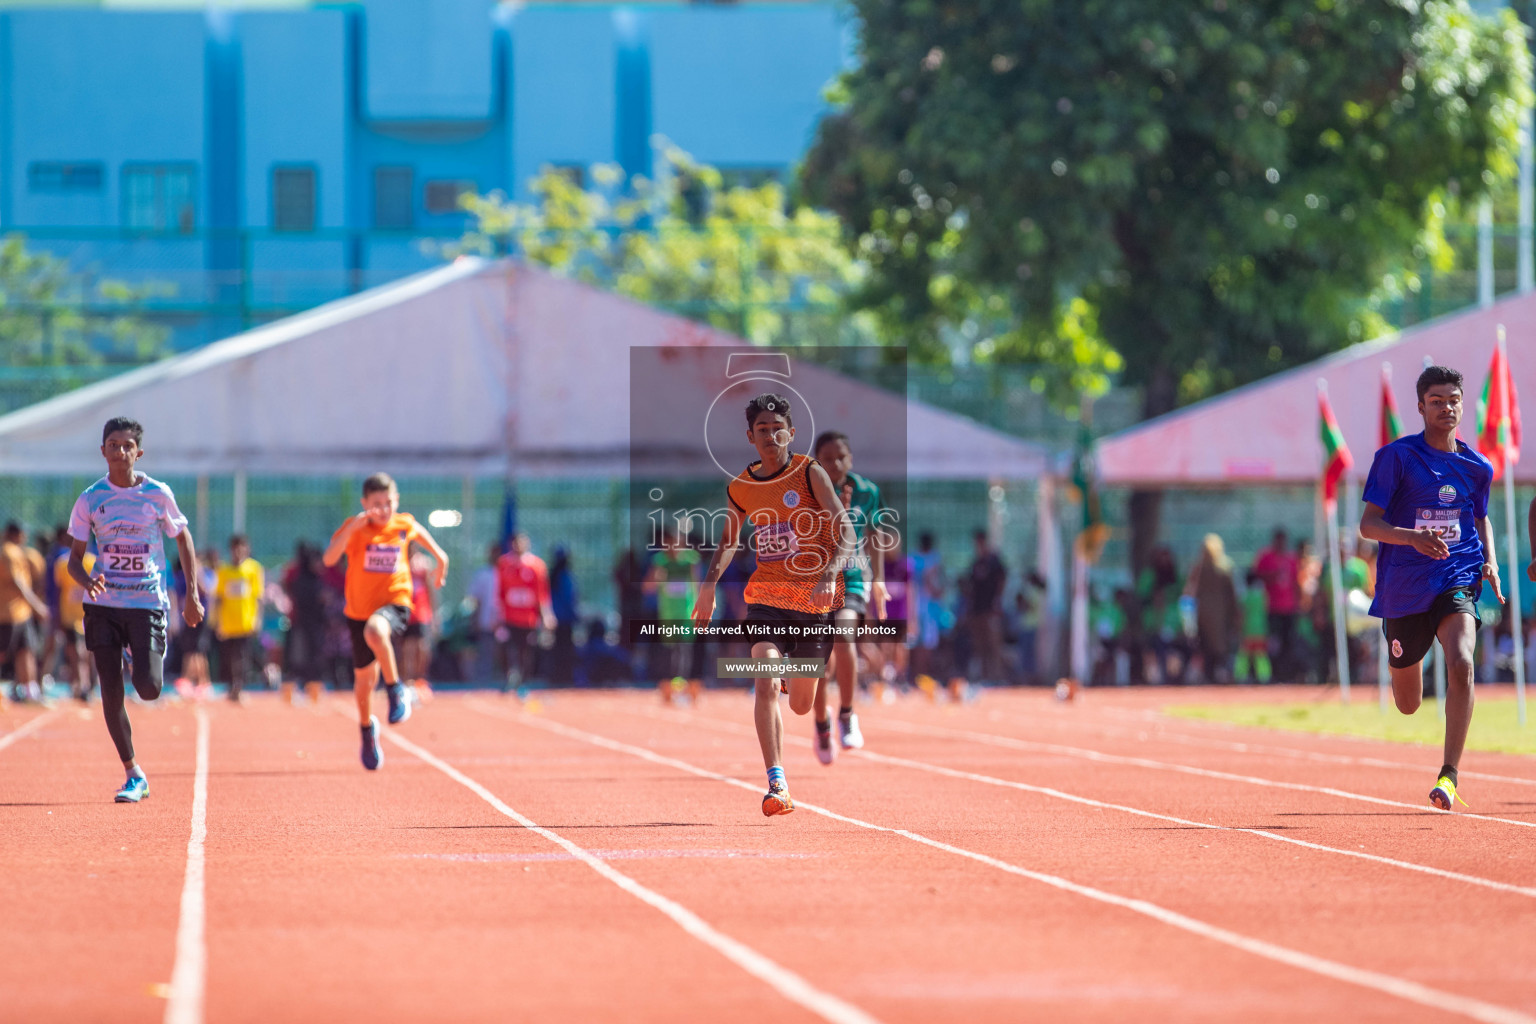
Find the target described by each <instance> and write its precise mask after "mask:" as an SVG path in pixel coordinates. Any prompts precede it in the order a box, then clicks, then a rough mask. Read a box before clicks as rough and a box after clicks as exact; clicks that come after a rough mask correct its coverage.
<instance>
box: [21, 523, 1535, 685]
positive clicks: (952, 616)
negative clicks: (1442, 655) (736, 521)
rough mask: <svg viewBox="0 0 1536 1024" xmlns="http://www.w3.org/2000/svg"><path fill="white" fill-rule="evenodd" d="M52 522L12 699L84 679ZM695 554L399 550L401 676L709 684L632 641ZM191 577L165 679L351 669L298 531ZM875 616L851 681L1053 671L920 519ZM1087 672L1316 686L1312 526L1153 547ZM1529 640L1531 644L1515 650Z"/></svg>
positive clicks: (1357, 607) (715, 649) (1020, 593)
mask: <svg viewBox="0 0 1536 1024" xmlns="http://www.w3.org/2000/svg"><path fill="white" fill-rule="evenodd" d="M68 554H69V542H68V538H67V537H66V536H65V535H64V533H63V531H62V530H59V531H57V532H56V533H54V534H47V533H44V534H41V535H39V536H37V537H35V538H33V540H32V542H31V543H28V542H27V538H26V537H25V535H24V533H23V531H22V530H21V528H20V527H19V526H17V525H16V524H11V525H10V526H9V527H8V528H7V530H6V533H5V540H4V546H3V548H0V641H3V642H0V679H6V680H9V681H11V683H12V688H11V693H12V695H13V696H14V697H15V698H17V699H38V698H39V697H40V695H41V693H42V687H43V686H44V685H46V684H47V683H49V682H53V681H58V682H61V683H67V684H69V685H70V687H71V688H72V690H73V692H74V693H75V694H76V695H82V696H83V695H88V694H89V692H90V689H91V684H92V678H91V677H92V670H91V663H90V659H89V658H88V657H86V652H85V650H84V644H83V641H82V639H81V636H80V632H79V630H80V620H81V612H80V603H81V600H82V599H83V595H82V594H81V593H80V588H79V587H78V586H77V585H76V584H75V583H74V581H73V580H72V579H70V578H69V574H68V571H67V568H66V564H67V560H68ZM705 554H707V553H705V552H701V551H700V550H699V549H698V548H697V547H695V546H693V545H691V544H689V543H688V541H687V538H682V537H671V538H669V539H668V543H667V544H666V545H664V546H663V549H662V550H660V551H656V552H645V551H636V550H627V551H624V552H623V553H622V554H621V555H620V556H619V558H618V560H617V561H616V563H615V564H614V565H613V566H612V570H611V575H610V579H611V584H612V587H613V597H614V601H613V605H614V607H616V609H617V616H616V617H610V616H608V615H606V614H603V613H601V612H596V611H592V610H591V609H592V607H593V605H594V604H598V603H600V602H586V603H584V601H583V597H584V595H582V594H581V593H580V592H579V589H578V586H577V576H576V572H575V570H574V567H573V558H574V556H573V554H572V553H571V551H570V550H569V549H567V548H565V547H562V546H556V547H554V548H553V550H552V551H551V552H550V560H549V562H548V563H546V562H545V561H544V560H543V558H541V557H540V556H539V555H538V554H536V553H535V552H534V550H533V544H532V541H531V539H530V538H529V537H528V536H527V535H526V534H523V533H518V534H516V535H514V536H513V537H512V538H511V540H510V542H509V543H508V544H507V546H506V548H505V549H503V547H502V545H500V544H493V545H491V546H490V548H489V549H488V550H487V552H486V555H485V560H484V562H483V563H482V564H481V565H479V566H478V567H477V568H475V569H474V570H473V573H472V575H471V578H470V579H469V581H468V586H467V588H466V596H465V598H464V600H463V601H462V602H461V603H460V604H459V605H458V606H457V607H451V608H440V607H438V604H439V602H438V595H437V594H436V593H435V592H434V591H433V590H432V587H431V573H430V572H428V571H427V568H428V567H427V566H420V567H417V566H413V577H414V579H415V583H416V592H415V595H414V598H413V608H412V616H411V627H410V629H409V630H408V635H407V639H406V640H405V641H404V643H402V645H401V646H402V654H401V657H402V666H401V668H402V674H403V676H404V678H406V679H407V680H408V681H415V682H417V683H418V684H419V685H425V684H426V683H427V681H428V680H430V681H432V682H450V683H451V682H473V683H480V684H485V683H499V684H501V685H502V686H504V687H509V688H516V687H519V686H522V685H524V684H526V683H533V682H538V683H541V684H554V685H601V684H615V683H630V682H646V681H650V682H658V681H659V682H661V683H663V684H665V683H667V681H669V680H672V679H678V680H682V679H684V678H686V679H688V680H690V681H694V682H695V683H697V681H700V680H702V681H705V682H714V680H713V679H712V678H711V677H712V672H711V671H710V667H711V666H712V665H713V660H712V659H713V656H716V655H722V656H739V655H742V654H744V653H745V650H737V649H736V648H735V647H734V646H732V645H730V644H721V643H709V644H690V645H678V644H657V643H637V642H634V640H633V637H632V635H631V634H632V631H631V628H630V626H631V623H632V622H634V621H635V620H641V619H662V620H670V619H683V618H686V617H687V614H688V611H687V610H688V609H689V608H691V602H692V599H693V595H694V594H695V593H696V591H697V586H698V582H699V580H700V579H701V578H702V573H703V570H704V565H705V562H706V561H707V559H706V557H705ZM200 560H201V567H200V570H199V573H198V579H197V580H196V581H195V585H196V586H198V587H199V588H200V591H201V594H202V598H203V604H204V607H205V608H207V609H208V617H207V619H206V620H205V621H204V623H203V624H201V625H199V626H197V627H187V626H186V625H185V624H184V622H183V620H182V618H181V615H180V608H179V605H180V602H182V601H183V600H185V597H186V593H187V587H188V581H187V580H186V579H184V578H183V576H182V573H181V569H180V566H179V565H175V564H174V563H173V571H172V578H171V581H170V590H171V593H172V600H173V602H174V603H175V604H176V606H177V607H176V608H174V609H173V614H172V615H171V616H170V622H171V623H172V630H173V631H172V634H171V637H170V640H169V649H168V652H167V673H168V676H169V677H170V678H172V679H177V680H178V682H179V684H180V685H181V686H183V687H194V688H195V687H199V686H208V685H210V684H211V683H213V682H214V681H217V682H219V683H224V684H228V692H229V694H230V696H231V697H233V698H234V699H236V700H238V699H239V697H240V695H241V693H242V692H243V691H244V690H245V689H246V688H247V687H249V686H251V685H253V684H257V685H263V686H267V687H274V688H282V689H283V690H285V691H287V692H291V691H292V690H293V689H294V688H296V687H299V686H304V687H306V688H308V689H310V690H311V691H314V690H317V689H320V688H325V687H336V688H343V689H350V687H351V685H352V670H351V648H350V638H349V634H348V630H347V625H346V621H345V619H344V618H343V616H342V608H343V605H344V600H343V595H342V586H343V575H342V572H341V570H340V569H339V567H329V568H328V567H326V566H325V565H324V564H322V562H321V559H320V552H319V549H318V548H317V547H315V546H314V545H312V544H310V543H308V542H305V541H300V542H299V543H298V544H297V545H296V546H295V548H294V552H293V555H292V557H291V558H290V559H289V560H288V561H287V562H286V563H285V564H283V565H282V566H280V567H277V568H276V569H275V571H272V572H270V573H269V572H267V571H266V570H265V569H264V568H263V567H262V566H261V565H260V563H258V562H256V561H255V560H254V559H253V558H251V556H250V546H249V544H248V542H247V541H246V539H245V538H244V537H241V536H235V537H231V538H230V539H229V541H228V543H227V545H226V546H225V548H224V550H223V551H219V550H217V549H214V548H212V547H209V548H207V549H205V550H204V551H203V552H202V553H201V556H200ZM753 567H754V566H753V561H752V554H751V552H750V550H749V547H748V546H743V547H742V548H741V549H740V550H738V552H737V554H736V557H735V558H734V559H733V560H732V561H731V562H730V563H729V564H728V565H727V566H726V568H725V570H724V573H723V575H722V577H721V581H720V585H719V588H718V595H719V598H718V601H717V608H718V612H717V614H718V615H720V616H721V617H726V618H744V617H745V615H746V599H745V597H744V594H743V590H744V587H745V584H746V581H747V579H748V578H749V577H750V576H751V574H752V570H753ZM1342 568H1343V580H1344V591H1345V593H1346V595H1347V598H1346V602H1345V605H1346V627H1347V632H1348V634H1349V638H1350V639H1349V645H1348V649H1349V656H1350V661H1351V669H1352V673H1353V678H1354V679H1356V680H1358V681H1362V682H1364V681H1372V680H1374V674H1375V671H1376V649H1375V645H1376V644H1377V643H1378V642H1379V636H1380V633H1379V629H1378V625H1377V623H1376V620H1374V619H1371V618H1369V616H1368V615H1367V614H1366V609H1367V608H1368V607H1369V604H1370V599H1371V595H1372V593H1373V590H1374V580H1375V550H1374V545H1372V544H1370V543H1369V542H1362V543H1360V544H1359V546H1358V548H1357V549H1355V550H1353V551H1349V552H1347V553H1346V555H1345V558H1344V561H1343V563H1342ZM885 581H886V586H887V589H888V592H889V595H890V600H889V604H888V607H887V612H888V615H887V617H888V619H889V620H891V621H896V622H904V623H905V624H906V627H907V638H906V641H905V642H904V643H884V644H872V643H871V644H863V645H861V647H860V660H861V662H863V663H864V664H863V672H861V678H864V679H866V680H877V681H883V682H885V683H889V684H899V685H905V684H908V683H913V682H918V683H919V684H920V685H921V684H922V682H923V681H924V680H926V681H927V682H928V683H930V684H931V683H933V682H934V681H938V682H939V683H947V684H950V685H954V684H956V683H967V682H968V683H982V684H992V685H996V684H1015V683H1025V684H1029V683H1043V682H1053V681H1054V680H1046V679H1043V678H1041V677H1040V675H1039V673H1038V672H1037V670H1036V657H1035V651H1036V644H1037V640H1038V630H1039V628H1040V623H1041V614H1040V613H1041V609H1042V605H1043V602H1044V599H1045V580H1044V579H1043V578H1042V577H1041V576H1040V574H1039V573H1037V572H1035V571H1033V570H1024V571H1015V572H1010V569H1009V567H1008V565H1007V563H1006V562H1005V560H1004V558H1003V556H1002V555H1001V553H1000V552H998V551H997V550H996V549H995V548H994V547H993V545H992V544H991V543H990V542H989V540H988V536H987V533H986V532H985V531H984V530H980V529H978V530H976V531H975V533H974V535H973V540H972V552H971V556H970V558H969V559H968V560H967V561H965V562H964V563H963V564H961V565H959V566H957V567H954V568H951V567H950V566H949V565H947V564H946V562H945V560H944V558H943V557H942V556H941V554H940V552H939V550H938V547H937V544H936V542H935V538H934V536H933V534H932V533H928V532H924V533H920V534H919V535H918V538H917V543H916V545H915V547H914V548H913V549H912V550H911V551H910V552H908V551H903V550H902V549H900V548H899V547H898V548H897V549H896V550H894V551H892V552H890V553H889V554H887V556H886V560H885ZM1485 611H1486V612H1488V614H1485V621H1486V622H1489V623H1490V624H1493V628H1492V629H1489V630H1485V642H1484V643H1483V645H1482V650H1483V653H1482V655H1481V660H1482V669H1481V671H1480V677H1481V678H1484V679H1493V678H1508V677H1509V675H1510V672H1511V670H1512V657H1513V644H1512V642H1511V639H1510V636H1509V631H1508V626H1507V625H1506V624H1505V623H1504V622H1503V621H1502V618H1501V616H1500V615H1499V613H1498V610H1497V609H1496V608H1488V609H1485ZM1090 617H1091V633H1092V636H1093V642H1094V656H1093V669H1092V678H1091V682H1093V683H1095V684H1126V683H1186V682H1211V683H1225V682H1232V681H1238V682H1243V681H1249V680H1252V681H1256V682H1271V681H1273V682H1319V681H1326V680H1328V679H1330V678H1331V677H1332V673H1333V659H1334V641H1333V600H1332V596H1331V586H1330V579H1329V574H1328V573H1327V572H1326V571H1325V564H1324V562H1323V560H1322V558H1321V557H1319V555H1318V554H1317V553H1315V552H1314V550H1313V548H1312V544H1311V542H1310V541H1309V540H1307V539H1305V538H1303V539H1298V540H1296V541H1294V542H1293V541H1291V540H1290V538H1288V536H1287V535H1286V533H1285V531H1284V530H1281V529H1277V530H1275V531H1274V534H1273V537H1272V538H1271V541H1270V543H1269V544H1268V545H1267V546H1266V547H1264V548H1263V549H1262V550H1261V551H1260V552H1259V553H1258V554H1257V556H1256V557H1255V558H1254V559H1253V562H1252V564H1251V565H1250V566H1249V567H1248V568H1247V569H1239V568H1238V567H1237V566H1235V565H1234V563H1233V560H1232V559H1231V557H1230V556H1229V555H1228V554H1227V552H1226V549H1225V545H1224V544H1223V542H1222V539H1221V538H1220V537H1219V536H1217V535H1216V534H1210V535H1207V537H1206V538H1205V541H1204V543H1203V544H1202V546H1201V550H1200V552H1199V554H1198V556H1197V557H1196V558H1195V560H1194V562H1193V564H1192V565H1190V566H1189V569H1188V571H1187V572H1181V571H1180V569H1179V566H1178V564H1177V562H1176V559H1175V556H1174V553H1173V551H1172V550H1171V549H1170V548H1168V547H1166V546H1160V547H1158V548H1156V549H1155V550H1154V551H1153V552H1152V554H1151V557H1150V559H1149V561H1148V564H1147V565H1146V566H1145V567H1144V568H1143V569H1142V570H1141V571H1140V572H1139V573H1138V574H1137V575H1136V576H1135V578H1134V580H1133V581H1132V583H1131V584H1130V585H1129V586H1123V587H1119V588H1116V589H1114V590H1113V591H1112V592H1110V593H1107V594H1105V593H1096V594H1095V596H1094V600H1093V601H1092V602H1091V607H1090ZM1528 646H1529V645H1528Z"/></svg>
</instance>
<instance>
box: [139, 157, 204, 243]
mask: <svg viewBox="0 0 1536 1024" xmlns="http://www.w3.org/2000/svg"><path fill="white" fill-rule="evenodd" d="M196 177H197V171H196V168H195V167H194V166H193V165H192V164H124V165H123V226H124V227H127V228H135V229H137V230H140V231H173V232H176V233H178V234H183V235H190V234H191V233H192V232H193V231H194V230H195V229H196V228H197V201H196V195H197V193H196V187H195V182H196Z"/></svg>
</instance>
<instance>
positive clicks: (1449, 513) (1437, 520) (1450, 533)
mask: <svg viewBox="0 0 1536 1024" xmlns="http://www.w3.org/2000/svg"><path fill="white" fill-rule="evenodd" d="M1413 527H1414V529H1416V530H1427V531H1428V532H1430V533H1433V534H1434V535H1435V536H1437V537H1439V538H1440V539H1441V540H1443V541H1445V542H1446V543H1447V544H1455V543H1457V542H1458V541H1460V540H1461V510H1460V509H1457V508H1421V509H1419V511H1418V512H1417V513H1416V514H1415V515H1414V524H1413Z"/></svg>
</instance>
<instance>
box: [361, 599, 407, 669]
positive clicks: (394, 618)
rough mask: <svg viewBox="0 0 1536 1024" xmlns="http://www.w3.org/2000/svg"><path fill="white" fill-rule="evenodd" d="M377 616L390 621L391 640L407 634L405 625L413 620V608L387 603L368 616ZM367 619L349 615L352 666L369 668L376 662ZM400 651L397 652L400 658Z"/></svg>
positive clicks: (397, 656) (396, 654) (396, 655)
mask: <svg viewBox="0 0 1536 1024" xmlns="http://www.w3.org/2000/svg"><path fill="white" fill-rule="evenodd" d="M375 616H377V617H378V618H381V619H383V620H384V621H385V622H387V623H389V637H390V640H391V642H393V641H395V640H398V639H400V638H401V637H402V636H404V635H405V627H406V625H407V624H408V623H409V622H410V621H411V609H410V606H408V605H403V604H387V605H385V606H384V607H383V608H380V609H379V610H378V611H376V612H374V613H373V615H370V616H368V618H369V619H371V618H374V617H375ZM367 626H368V620H367V619H354V618H352V617H351V616H350V615H349V616H347V628H348V629H350V630H351V631H352V667H353V668H367V667H368V666H369V665H372V664H373V662H374V657H373V648H372V647H369V646H368V637H367V635H366V629H367ZM399 656H400V652H399V651H396V652H395V657H396V658H397V659H398V658H399Z"/></svg>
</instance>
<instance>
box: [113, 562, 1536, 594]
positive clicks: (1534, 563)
mask: <svg viewBox="0 0 1536 1024" xmlns="http://www.w3.org/2000/svg"><path fill="white" fill-rule="evenodd" d="M1531 564H1532V565H1536V562H1532V563H1531ZM106 592H107V578H106V577H105V576H103V575H101V573H95V574H93V575H92V576H91V582H89V583H87V584H86V585H85V596H86V597H100V596H101V595H102V594H104V593H106Z"/></svg>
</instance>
